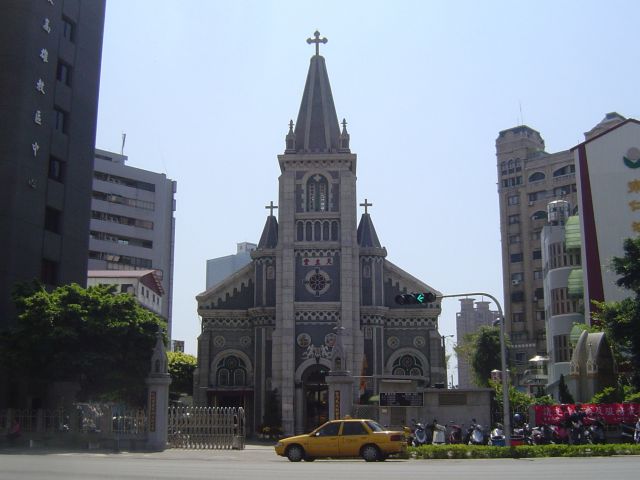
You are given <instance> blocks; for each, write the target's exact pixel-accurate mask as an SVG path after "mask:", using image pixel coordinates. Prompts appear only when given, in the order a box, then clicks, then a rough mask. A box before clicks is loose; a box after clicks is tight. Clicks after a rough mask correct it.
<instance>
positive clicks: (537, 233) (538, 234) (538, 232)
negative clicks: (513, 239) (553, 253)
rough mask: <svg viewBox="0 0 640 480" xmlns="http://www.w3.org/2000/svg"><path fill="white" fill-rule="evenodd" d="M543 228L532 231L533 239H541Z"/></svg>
mask: <svg viewBox="0 0 640 480" xmlns="http://www.w3.org/2000/svg"><path fill="white" fill-rule="evenodd" d="M541 231H542V230H536V231H534V232H532V233H531V240H540V232H541Z"/></svg>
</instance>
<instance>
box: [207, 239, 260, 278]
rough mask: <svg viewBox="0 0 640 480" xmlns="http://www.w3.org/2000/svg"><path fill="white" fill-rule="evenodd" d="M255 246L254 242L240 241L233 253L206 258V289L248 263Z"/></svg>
mask: <svg viewBox="0 0 640 480" xmlns="http://www.w3.org/2000/svg"><path fill="white" fill-rule="evenodd" d="M257 247H258V245H256V244H255V243H249V242H241V243H238V244H237V251H236V253H235V254H233V255H226V256H224V257H218V258H211V259H209V260H207V280H206V282H207V289H209V288H211V287H213V286H214V285H215V284H216V283H218V282H221V281H222V280H224V279H225V278H227V277H228V276H229V275H231V274H232V273H234V272H237V271H238V270H240V269H241V268H242V267H244V266H245V265H247V264H248V263H250V262H251V252H252V251H253V250H255V249H256V248H257Z"/></svg>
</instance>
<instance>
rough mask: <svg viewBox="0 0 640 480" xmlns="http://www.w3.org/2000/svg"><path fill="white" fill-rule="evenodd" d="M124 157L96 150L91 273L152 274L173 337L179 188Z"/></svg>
mask: <svg viewBox="0 0 640 480" xmlns="http://www.w3.org/2000/svg"><path fill="white" fill-rule="evenodd" d="M127 159H128V157H127V156H126V155H120V154H117V153H112V152H107V151H105V150H99V149H96V151H95V163H94V173H93V194H92V200H91V228H90V232H89V235H90V241H89V270H155V271H156V272H157V275H159V277H160V278H161V281H162V288H163V290H164V294H165V295H164V298H163V302H162V308H161V315H162V317H164V318H165V319H166V320H167V323H168V334H169V337H171V306H172V305H171V301H172V295H173V255H174V238H175V218H174V216H173V212H174V211H175V208H176V202H175V199H174V194H175V193H176V190H177V183H176V182H175V181H173V180H170V179H168V178H167V176H166V175H165V174H163V173H154V172H150V171H147V170H142V169H139V168H135V167H131V166H129V165H126V161H127Z"/></svg>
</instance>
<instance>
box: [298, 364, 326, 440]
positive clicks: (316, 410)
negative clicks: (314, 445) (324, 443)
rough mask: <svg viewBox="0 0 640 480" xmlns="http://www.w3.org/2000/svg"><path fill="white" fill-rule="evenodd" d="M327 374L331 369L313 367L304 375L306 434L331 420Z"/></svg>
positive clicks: (320, 366)
mask: <svg viewBox="0 0 640 480" xmlns="http://www.w3.org/2000/svg"><path fill="white" fill-rule="evenodd" d="M327 373H329V369H328V368H327V367H325V366H324V365H313V366H311V367H309V368H307V370H305V372H304V374H303V375H302V388H303V390H304V399H305V405H304V409H305V415H304V418H305V426H304V428H305V429H304V431H305V432H310V431H311V430H313V429H314V428H316V427H317V426H319V425H322V424H323V423H324V422H326V421H327V420H329V387H328V386H327V383H326V380H325V377H326V375H327Z"/></svg>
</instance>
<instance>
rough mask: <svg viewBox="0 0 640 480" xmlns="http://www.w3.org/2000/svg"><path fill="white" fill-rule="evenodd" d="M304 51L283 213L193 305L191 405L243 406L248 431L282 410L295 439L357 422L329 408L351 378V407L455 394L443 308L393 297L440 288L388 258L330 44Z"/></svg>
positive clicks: (285, 163)
mask: <svg viewBox="0 0 640 480" xmlns="http://www.w3.org/2000/svg"><path fill="white" fill-rule="evenodd" d="M307 42H308V43H309V44H314V45H315V55H313V56H312V57H311V60H310V65H309V70H308V73H307V78H306V84H305V87H304V92H303V94H302V101H301V103H300V110H299V112H298V117H297V122H296V123H295V124H294V123H293V121H291V122H290V123H289V131H288V133H287V134H286V137H285V150H284V153H282V154H281V155H278V163H279V165H280V171H281V175H280V177H279V179H278V182H279V193H278V197H279V198H278V205H277V206H274V205H273V202H271V204H270V205H269V206H268V207H266V208H267V209H269V215H268V216H267V219H266V223H265V225H264V229H263V231H262V235H261V237H260V241H259V243H258V247H257V249H256V250H255V251H253V252H251V262H250V263H249V264H248V265H246V266H245V267H243V268H241V269H240V270H239V271H237V272H235V273H233V274H232V275H230V276H229V277H227V278H225V279H224V280H222V281H221V282H219V283H217V284H216V285H213V286H212V287H211V288H209V289H208V290H207V291H205V292H203V293H201V294H199V295H198V296H197V297H196V299H197V302H198V314H199V315H200V317H201V319H202V328H201V334H200V336H199V337H198V367H197V369H196V372H195V374H194V404H195V405H201V406H241V407H243V408H244V409H245V411H246V414H247V432H248V434H251V432H256V431H258V430H259V429H260V428H261V426H262V425H268V424H269V418H273V411H274V410H275V411H276V412H277V415H276V417H277V418H278V421H279V422H281V425H279V427H280V428H281V430H282V433H283V434H286V435H290V434H294V433H296V434H297V433H302V432H308V431H310V430H311V429H313V428H315V427H316V426H318V425H320V424H322V423H323V422H324V421H326V420H328V419H331V418H334V417H335V416H340V415H342V416H344V415H347V414H351V413H352V412H351V411H346V409H344V408H343V410H339V408H338V407H339V404H338V405H333V406H332V402H333V403H334V404H335V398H338V397H337V395H336V397H335V398H333V397H331V395H330V388H329V385H330V384H331V380H332V378H333V379H334V381H335V378H338V377H335V375H336V374H339V375H341V377H339V378H342V379H348V380H349V381H350V382H349V383H347V385H348V389H347V394H346V395H344V394H343V397H347V399H348V402H347V405H354V406H355V405H358V404H361V403H369V404H373V405H377V404H378V402H380V398H381V395H380V394H381V393H384V392H385V391H390V390H389V389H390V387H389V385H393V384H394V382H395V383H396V384H400V385H403V386H404V388H405V389H406V388H407V387H409V389H410V390H412V391H423V389H425V388H428V387H442V386H443V385H446V378H447V373H446V361H445V353H444V348H443V342H442V337H441V336H440V334H439V332H438V316H439V314H440V310H441V307H440V299H439V298H438V299H436V301H434V302H433V303H430V304H427V305H399V304H396V302H395V297H396V296H397V295H398V294H402V293H411V292H433V293H435V294H436V295H439V294H440V293H439V292H438V291H437V290H435V289H433V288H432V287H430V286H429V285H427V284H426V283H424V282H422V281H420V280H418V279H417V278H415V277H413V276H412V275H410V274H409V273H407V272H405V271H404V270H402V269H400V268H399V267H397V266H396V265H394V264H393V263H391V262H390V261H388V260H387V258H386V257H387V250H386V248H384V247H383V246H382V245H381V243H380V240H379V239H378V235H377V233H376V230H375V228H374V225H373V221H372V217H371V214H370V213H369V207H371V206H372V204H371V203H369V202H368V201H367V200H366V199H365V201H364V203H360V204H358V199H357V196H356V165H357V156H356V154H355V153H352V152H351V149H350V147H349V140H350V138H349V133H348V132H347V123H346V121H344V120H343V121H342V122H341V123H340V122H339V121H338V117H337V115H336V109H335V105H334V102H333V97H332V94H331V87H330V84H329V77H328V74H327V67H326V63H325V59H324V57H322V56H321V55H320V52H319V49H320V44H323V43H326V42H327V40H326V38H322V37H320V34H319V33H318V32H315V34H314V37H313V38H309V39H308V40H307ZM358 206H362V207H364V213H362V215H361V216H360V220H359V222H358V218H357V216H358ZM275 209H277V218H276V216H275V215H274V210H275ZM332 375H333V376H334V377H332ZM385 385H386V387H385ZM391 390H393V388H391ZM272 427H273V426H272Z"/></svg>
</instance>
